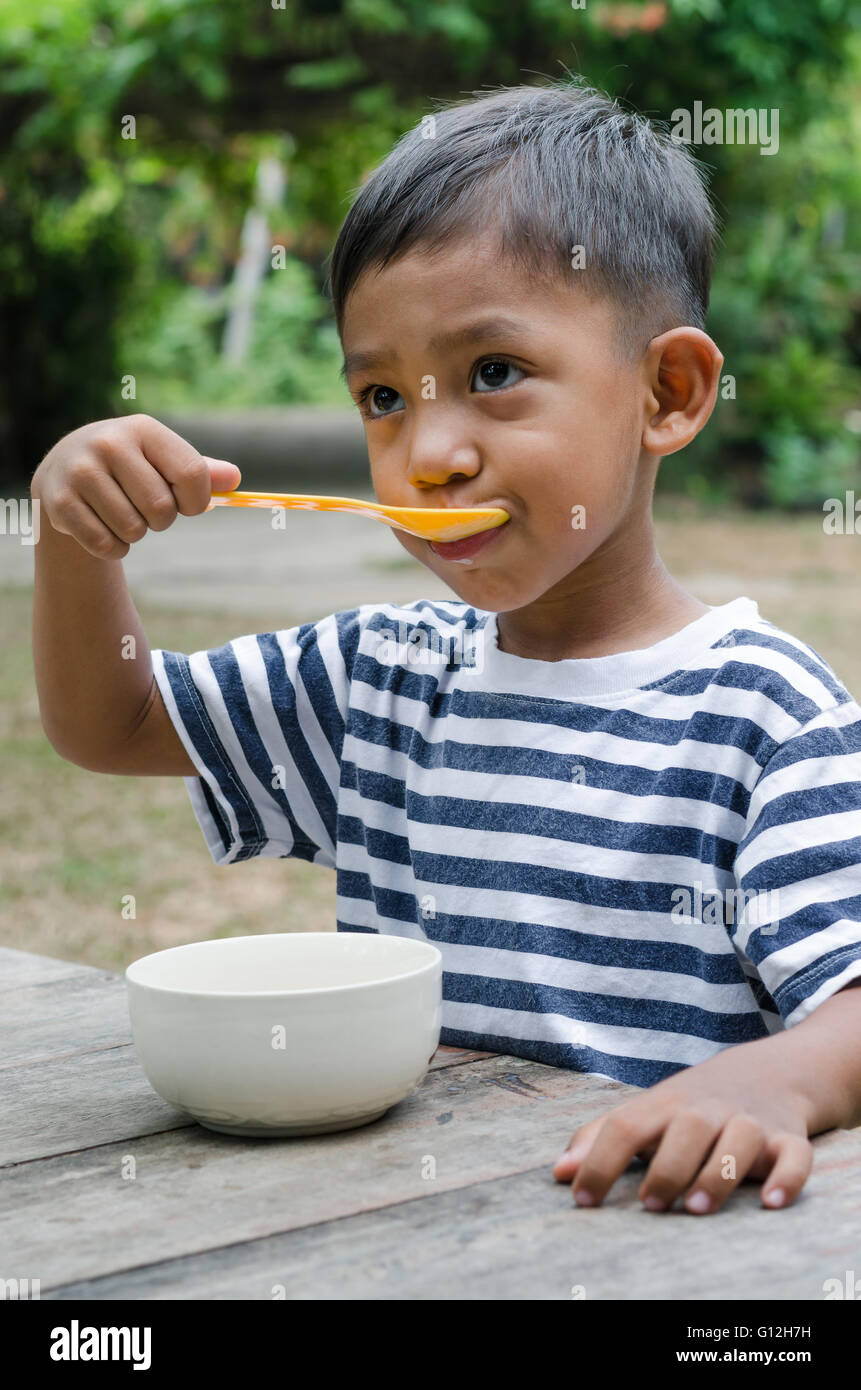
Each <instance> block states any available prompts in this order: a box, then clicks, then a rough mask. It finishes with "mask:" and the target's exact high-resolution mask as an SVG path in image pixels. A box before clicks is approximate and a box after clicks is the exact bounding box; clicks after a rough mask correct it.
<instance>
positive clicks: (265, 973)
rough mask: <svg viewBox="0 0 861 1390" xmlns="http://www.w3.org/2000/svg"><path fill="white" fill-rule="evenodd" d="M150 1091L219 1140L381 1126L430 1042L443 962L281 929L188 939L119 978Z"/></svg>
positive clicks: (392, 939) (381, 941)
mask: <svg viewBox="0 0 861 1390" xmlns="http://www.w3.org/2000/svg"><path fill="white" fill-rule="evenodd" d="M126 983H127V988H128V1000H129V1012H130V1014H131V1022H132V1036H133V1038H134V1044H135V1048H136V1050H137V1054H138V1057H139V1058H140V1062H141V1065H142V1067H143V1069H144V1071H145V1072H146V1075H147V1078H148V1080H149V1082H150V1084H151V1086H152V1087H153V1089H154V1090H155V1091H157V1092H158V1094H159V1095H160V1096H162V1097H163V1098H164V1099H165V1100H166V1101H169V1102H170V1104H171V1105H176V1106H178V1107H179V1109H180V1110H184V1111H186V1112H187V1113H188V1114H189V1115H192V1116H193V1117H194V1118H195V1119H196V1120H199V1121H200V1123H201V1124H202V1125H206V1127H207V1128H208V1129H216V1130H220V1131H221V1132H223V1133H225V1134H242V1135H246V1134H254V1135H269V1136H277V1135H295V1134H321V1133H324V1132H325V1131H327V1130H336V1129H353V1128H354V1127H355V1126H357V1125H363V1124H367V1123H368V1122H369V1121H371V1120H375V1119H377V1118H378V1116H380V1115H382V1114H383V1113H384V1112H385V1111H386V1110H388V1109H389V1107H390V1106H392V1105H395V1104H396V1103H397V1102H398V1101H399V1100H403V1098H404V1096H406V1095H408V1094H409V1092H410V1091H411V1090H412V1089H413V1087H415V1086H417V1085H418V1083H419V1082H420V1081H421V1079H422V1077H423V1076H424V1074H425V1072H426V1071H427V1068H428V1063H429V1062H430V1060H431V1058H432V1057H433V1054H434V1052H435V1050H436V1048H437V1045H438V1043H439V1034H440V1023H441V1015H442V956H441V955H440V953H439V951H438V950H437V949H436V947H435V946H431V945H430V943H429V942H426V941H413V940H412V939H410V938H408V937H402V936H377V935H371V934H370V933H367V932H293V933H279V934H271V935H269V934H267V935H263V936H234V937H225V938H224V939H222V940H217V941H197V942H192V943H191V944H190V945H188V946H174V947H172V948H171V949H170V950H166V951H156V952H155V953H154V954H153V955H150V956H143V957H142V958H141V959H140V960H136V961H134V963H133V964H132V965H130V966H129V968H128V969H127V971H126Z"/></svg>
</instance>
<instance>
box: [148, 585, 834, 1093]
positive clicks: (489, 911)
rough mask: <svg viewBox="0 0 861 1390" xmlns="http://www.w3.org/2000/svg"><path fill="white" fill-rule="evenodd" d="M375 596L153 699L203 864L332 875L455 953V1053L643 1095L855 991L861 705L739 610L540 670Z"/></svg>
mask: <svg viewBox="0 0 861 1390" xmlns="http://www.w3.org/2000/svg"><path fill="white" fill-rule="evenodd" d="M495 639H496V619H495V616H494V615H493V614H489V613H487V612H484V611H482V610H476V609H472V608H470V607H468V606H467V605H466V604H463V603H459V602H456V601H452V602H448V603H447V602H429V601H425V600H417V601H416V602H414V603H411V604H406V605H403V606H395V605H391V604H367V605H363V606H362V607H359V608H356V609H353V610H351V611H348V612H342V613H336V614H332V615H330V616H328V617H326V618H323V619H322V620H320V621H319V622H316V623H304V624H302V625H301V626H299V627H295V628H292V629H289V630H285V631H281V632H269V633H262V634H256V635H255V634H251V635H248V636H244V637H239V638H237V639H236V640H234V641H232V642H228V643H227V644H226V645H225V646H223V647H220V648H218V649H217V650H212V651H208V652H197V653H195V654H194V655H193V656H190V657H189V656H185V655H183V654H181V653H177V652H169V651H162V650H156V651H154V652H153V665H154V669H155V675H156V679H157V682H158V685H159V689H160V690H161V693H162V696H163V698H164V701H165V704H166V706H167V709H168V712H169V714H170V716H171V718H172V720H173V722H174V724H175V725H176V728H177V730H178V732H179V734H180V737H181V738H182V741H183V743H184V745H185V747H186V749H187V751H188V753H189V755H190V757H191V758H192V760H193V762H194V764H195V767H196V768H197V769H198V772H199V774H200V775H199V777H196V778H188V779H187V786H188V789H189V793H190V796H191V801H192V805H193V807H194V811H195V813H196V815H197V818H198V820H199V822H200V825H201V828H202V830H203V833H204V836H205V838H206V842H207V844H208V846H209V849H210V852H211V853H212V856H213V858H214V859H215V861H216V862H217V863H220V864H227V863H232V862H235V861H237V860H241V859H247V858H250V857H252V856H254V855H265V856H269V857H276V858H278V857H286V856H288V855H290V856H295V857H298V858H302V859H307V860H310V861H313V862H314V863H318V864H324V865H326V866H328V867H330V868H334V869H335V870H336V872H337V914H338V927H339V929H340V930H342V931H381V932H391V933H394V934H397V935H405V936H413V937H425V938H427V939H428V940H430V941H433V942H434V943H435V944H436V945H437V946H438V947H439V949H440V950H441V951H442V954H443V966H444V976H443V992H444V1004H443V1033H442V1041H443V1042H445V1043H452V1044H456V1045H462V1046H469V1047H476V1048H481V1049H485V1050H493V1051H501V1052H509V1053H514V1054H517V1055H520V1056H523V1057H531V1058H535V1059H537V1060H539V1061H543V1062H549V1063H552V1064H554V1065H558V1066H565V1067H571V1068H574V1069H576V1070H579V1071H587V1072H593V1073H598V1074H601V1075H604V1076H608V1077H612V1078H615V1079H618V1080H620V1081H626V1082H629V1083H631V1084H633V1085H636V1086H649V1085H652V1084H654V1083H655V1082H657V1081H659V1080H661V1079H662V1078H663V1077H665V1076H669V1075H671V1074H672V1073H673V1072H674V1071H677V1070H679V1069H680V1068H681V1067H684V1066H688V1065H691V1064H693V1063H696V1062H699V1061H702V1060H704V1059H705V1058H707V1057H710V1056H712V1055H713V1054H714V1053H716V1052H718V1051H720V1050H721V1049H722V1048H724V1047H728V1046H730V1045H732V1044H733V1043H737V1042H744V1041H747V1040H750V1039H753V1038H758V1037H763V1036H766V1035H767V1034H768V1033H770V1032H774V1031H776V1030H779V1029H781V1028H783V1027H785V1026H792V1025H793V1024H795V1023H797V1022H800V1021H801V1020H802V1019H803V1018H805V1017H807V1015H808V1014H809V1013H810V1012H811V1011H812V1010H813V1009H814V1008H816V1007H817V1005H818V1004H820V1003H822V1002H823V1001H824V1000H825V999H827V998H828V997H829V996H830V995H831V994H833V993H834V992H835V991H836V990H837V989H839V988H840V987H841V986H842V985H844V984H847V983H848V982H849V981H850V980H852V979H854V978H856V977H857V976H861V709H859V707H858V705H857V704H856V702H855V701H854V700H853V699H852V697H851V696H850V694H849V692H848V691H847V690H846V688H845V687H844V686H843V685H842V684H841V682H840V681H839V679H838V678H837V676H836V675H835V674H834V672H833V671H832V670H831V668H830V667H829V666H828V664H827V663H826V662H825V661H824V660H823V659H822V658H821V657H820V656H819V655H818V654H817V653H816V652H815V651H814V650H813V649H812V648H810V647H809V646H807V645H806V644H804V643H803V642H801V641H799V640H798V639H797V638H794V637H792V636H791V635H790V634H788V633H786V632H783V631H781V630H780V629H778V628H776V627H775V626H773V625H772V624H771V623H769V622H767V621H766V620H765V619H763V618H761V617H760V615H759V613H758V611H757V606H756V604H755V603H754V602H753V601H752V600H751V599H748V598H739V599H736V600H734V601H733V602H732V603H728V604H724V605H722V606H720V607H717V608H713V609H711V610H709V612H708V613H706V614H704V615H703V617H701V618H699V619H698V620H697V621H695V622H693V623H691V624H689V625H688V626H687V627H685V628H683V629H682V630H681V631H680V632H678V633H675V634H674V635H673V636H671V637H669V638H666V639H665V640H664V641H662V642H658V643H657V644H655V645H654V646H652V647H650V648H648V649H645V650H641V651H634V652H624V653H620V654H616V655H612V656H607V657H596V658H589V659H581V660H570V661H560V662H543V661H535V660H527V659H524V658H521V657H515V656H513V655H512V654H510V653H506V652H502V651H500V649H499V648H498V647H497V645H496V640H495Z"/></svg>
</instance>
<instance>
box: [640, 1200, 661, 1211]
mask: <svg viewBox="0 0 861 1390" xmlns="http://www.w3.org/2000/svg"><path fill="white" fill-rule="evenodd" d="M666 1205H667V1204H666V1202H662V1201H661V1199H660V1197H644V1198H643V1206H644V1207H646V1208H647V1209H648V1210H649V1211H663V1210H664V1208H665V1207H666Z"/></svg>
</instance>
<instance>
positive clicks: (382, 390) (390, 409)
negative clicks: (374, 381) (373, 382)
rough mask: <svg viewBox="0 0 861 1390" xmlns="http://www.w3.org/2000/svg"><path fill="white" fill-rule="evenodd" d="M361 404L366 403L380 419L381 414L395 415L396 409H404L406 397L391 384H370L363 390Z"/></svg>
mask: <svg viewBox="0 0 861 1390" xmlns="http://www.w3.org/2000/svg"><path fill="white" fill-rule="evenodd" d="M359 404H360V405H364V406H365V407H366V409H367V412H368V414H369V415H371V416H373V417H374V419H379V418H380V416H381V415H393V414H394V412H395V411H396V410H403V408H404V399H403V396H401V395H400V394H399V393H398V392H397V391H395V390H393V389H392V387H391V386H369V387H368V388H367V389H366V390H365V391H362V393H361V395H360V398H359Z"/></svg>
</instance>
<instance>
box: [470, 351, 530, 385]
mask: <svg viewBox="0 0 861 1390" xmlns="http://www.w3.org/2000/svg"><path fill="white" fill-rule="evenodd" d="M525 376H526V373H525V372H524V371H521V369H520V367H515V365H514V363H513V362H509V361H508V359H507V358H505V357H491V358H488V360H487V361H486V362H481V363H480V364H479V366H478V367H476V369H475V374H474V376H473V378H472V389H473V391H499V390H500V389H501V388H502V387H503V386H514V385H516V383H517V382H518V381H522V380H523V378H524V377H525Z"/></svg>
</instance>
